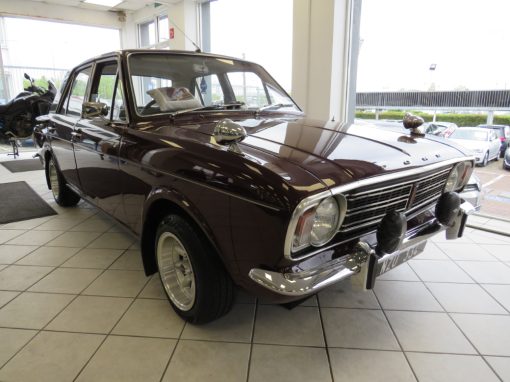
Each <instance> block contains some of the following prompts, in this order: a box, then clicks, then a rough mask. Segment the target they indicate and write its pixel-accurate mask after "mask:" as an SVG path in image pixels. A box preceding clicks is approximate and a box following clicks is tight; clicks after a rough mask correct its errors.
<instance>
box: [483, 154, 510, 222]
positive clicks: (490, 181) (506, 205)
mask: <svg viewBox="0 0 510 382" xmlns="http://www.w3.org/2000/svg"><path fill="white" fill-rule="evenodd" d="M475 173H476V175H478V177H479V178H480V181H481V182H482V185H483V194H482V195H483V196H482V208H481V210H480V213H482V214H484V215H490V216H495V217H500V218H503V219H507V220H510V170H504V169H503V159H502V158H500V159H499V160H498V161H492V162H490V163H489V164H488V165H487V166H486V167H476V168H475Z"/></svg>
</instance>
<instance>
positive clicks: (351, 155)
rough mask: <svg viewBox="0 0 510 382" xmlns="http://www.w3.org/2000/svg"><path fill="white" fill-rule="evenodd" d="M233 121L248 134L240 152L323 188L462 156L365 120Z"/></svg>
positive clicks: (433, 140)
mask: <svg viewBox="0 0 510 382" xmlns="http://www.w3.org/2000/svg"><path fill="white" fill-rule="evenodd" d="M236 122H237V123H238V124H240V125H242V126H243V127H244V128H245V130H246V132H247V137H246V138H245V139H244V140H243V141H242V143H240V145H239V146H240V148H241V150H242V149H243V147H245V148H248V147H250V148H255V149H257V150H262V151H265V152H269V153H271V154H273V155H274V156H276V157H278V158H279V159H283V160H288V161H290V162H293V163H294V164H297V165H299V166H301V167H302V168H304V169H305V170H307V171H309V172H310V173H312V174H313V175H315V176H316V177H317V178H318V179H320V180H321V181H322V182H323V183H324V184H325V185H326V186H328V187H334V186H338V185H341V184H345V183H349V182H352V181H355V180H359V179H362V178H366V177H371V176H376V175H380V174H382V173H385V172H390V171H397V170H403V169H409V168H413V167H420V166H425V165H430V164H433V163H436V162H440V161H444V160H448V159H452V158H458V157H462V156H465V155H466V153H465V152H464V151H463V149H462V148H460V147H458V146H457V147H456V146H455V145H453V146H452V145H451V144H450V143H449V142H448V141H447V140H445V139H444V138H440V137H435V136H431V135H427V136H424V137H415V136H411V135H410V134H408V133H404V132H396V131H391V130H386V129H384V128H380V127H375V126H373V125H367V124H353V125H351V126H349V127H347V128H341V126H340V125H339V124H337V123H331V122H326V123H323V122H320V121H311V120H307V119H305V118H298V119H293V120H289V119H264V118H258V119H240V120H239V119H236ZM195 126H196V125H195ZM214 126H215V124H207V123H206V124H202V125H200V127H199V130H200V132H202V133H205V134H208V135H209V134H210V135H212V134H213V130H214Z"/></svg>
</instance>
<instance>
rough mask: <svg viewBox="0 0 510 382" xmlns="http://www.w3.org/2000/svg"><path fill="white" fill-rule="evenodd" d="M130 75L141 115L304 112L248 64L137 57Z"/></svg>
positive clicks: (193, 57)
mask: <svg viewBox="0 0 510 382" xmlns="http://www.w3.org/2000/svg"><path fill="white" fill-rule="evenodd" d="M128 68H129V75H130V78H131V85H132V88H133V93H134V99H135V102H136V111H137V113H138V114H139V115H142V116H143V115H154V114H161V113H175V112H182V111H187V110H195V109H203V108H204V107H207V108H211V109H213V108H214V109H225V110H227V109H228V110H230V109H236V110H239V109H241V110H250V109H257V110H258V109H261V108H267V107H270V106H271V105H278V106H279V107H278V109H283V110H285V111H299V108H298V107H297V106H296V105H295V104H294V102H293V101H292V100H291V99H290V97H289V96H288V95H287V93H286V92H285V91H284V90H283V89H282V88H281V87H280V85H278V83H276V81H274V80H273V79H272V78H271V76H270V75H269V74H267V72H265V71H264V69H262V68H261V67H260V66H258V65H255V64H251V63H248V62H244V61H237V60H232V59H226V58H219V57H210V56H205V55H204V56H202V55H187V54H175V53H159V52H155V53H135V54H131V55H130V56H129V58H128Z"/></svg>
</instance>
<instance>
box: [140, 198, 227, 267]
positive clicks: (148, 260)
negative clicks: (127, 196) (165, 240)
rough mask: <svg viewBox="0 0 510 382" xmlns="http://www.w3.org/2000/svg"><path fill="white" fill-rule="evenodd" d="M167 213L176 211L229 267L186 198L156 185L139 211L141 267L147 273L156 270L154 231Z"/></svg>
mask: <svg viewBox="0 0 510 382" xmlns="http://www.w3.org/2000/svg"><path fill="white" fill-rule="evenodd" d="M170 214H176V215H179V216H181V217H182V218H184V219H186V220H187V221H188V222H189V223H190V224H191V225H192V227H193V228H194V229H196V231H197V232H199V234H200V235H202V236H203V237H204V238H205V240H206V241H207V242H208V243H209V244H210V245H211V247H212V249H213V250H214V252H215V253H216V255H217V256H218V257H219V258H220V261H221V262H222V263H223V264H224V265H225V267H226V268H227V269H228V268H229V267H228V265H227V262H226V261H225V259H224V257H223V256H222V254H221V251H220V250H219V246H218V243H217V242H216V241H215V240H214V235H213V233H212V230H211V229H210V228H209V226H208V225H207V222H206V219H205V218H204V217H203V216H202V215H201V214H200V212H199V211H198V209H196V208H194V206H193V204H192V203H191V202H190V201H189V200H187V198H186V197H184V196H183V195H179V194H178V193H177V192H176V191H175V190H168V189H163V188H158V189H154V190H153V191H152V192H151V193H150V194H149V197H148V198H147V200H146V202H145V207H144V212H143V220H142V222H143V226H142V230H141V240H140V245H141V252H142V261H143V267H144V271H145V274H146V275H147V276H148V275H151V274H153V273H156V272H157V271H158V267H157V263H156V256H155V255H156V254H155V248H154V241H155V238H156V231H157V228H158V225H159V223H160V222H161V220H162V219H163V218H164V217H165V216H167V215H170Z"/></svg>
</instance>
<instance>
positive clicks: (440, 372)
mask: <svg viewBox="0 0 510 382" xmlns="http://www.w3.org/2000/svg"><path fill="white" fill-rule="evenodd" d="M407 357H408V359H409V362H410V363H411V366H412V367H413V370H414V372H415V373H416V376H417V377H418V380H419V381H424V382H427V381H431V382H432V381H445V382H479V381H483V382H498V381H499V379H498V377H496V375H495V374H494V372H493V371H492V370H491V369H490V368H489V366H487V364H486V363H485V361H484V360H483V358H482V357H480V356H472V355H454V354H424V353H407Z"/></svg>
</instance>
